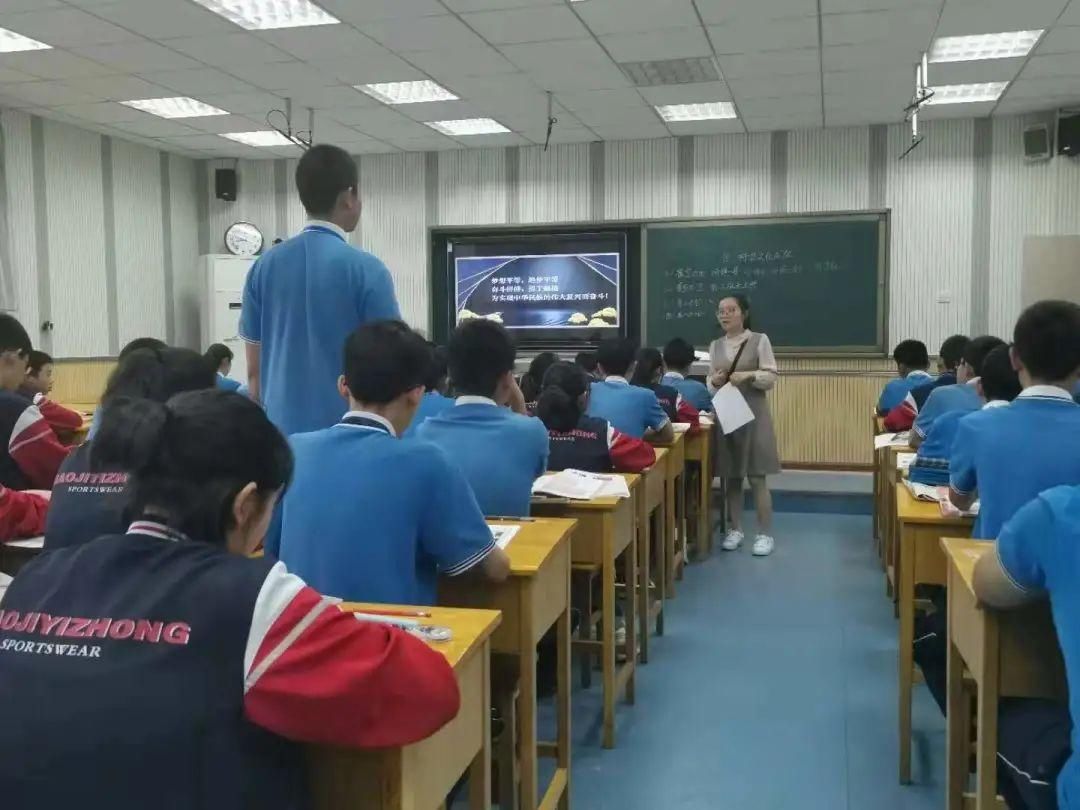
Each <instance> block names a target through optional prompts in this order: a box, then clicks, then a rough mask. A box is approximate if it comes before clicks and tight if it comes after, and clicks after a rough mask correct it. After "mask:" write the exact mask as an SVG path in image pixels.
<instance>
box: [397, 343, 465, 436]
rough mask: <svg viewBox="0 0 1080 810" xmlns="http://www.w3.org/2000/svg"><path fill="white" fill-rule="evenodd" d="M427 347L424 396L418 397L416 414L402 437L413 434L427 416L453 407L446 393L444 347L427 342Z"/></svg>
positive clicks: (446, 374) (447, 381) (447, 386)
mask: <svg viewBox="0 0 1080 810" xmlns="http://www.w3.org/2000/svg"><path fill="white" fill-rule="evenodd" d="M428 348H429V349H430V350H431V360H430V363H429V365H428V370H427V374H425V375H424V396H423V397H422V398H421V399H420V407H419V408H417V409H416V415H415V416H414V417H413V418H412V421H411V422H410V423H409V427H408V428H406V430H405V432H404V433H402V434H401V438H403V439H409V438H412V437H413V436H415V435H416V431H417V429H418V428H419V427H420V425H422V424H424V422H426V421H427V420H428V418H429V417H431V416H435V415H437V414H440V413H442V412H443V411H445V410H447V409H449V408H453V407H454V400H453V399H452V398H451V397H448V396H447V395H446V392H447V390H448V389H449V387H450V386H449V379H448V377H449V372H448V371H447V367H446V347H445V346H436V345H435V344H434V343H431V342H429V343H428Z"/></svg>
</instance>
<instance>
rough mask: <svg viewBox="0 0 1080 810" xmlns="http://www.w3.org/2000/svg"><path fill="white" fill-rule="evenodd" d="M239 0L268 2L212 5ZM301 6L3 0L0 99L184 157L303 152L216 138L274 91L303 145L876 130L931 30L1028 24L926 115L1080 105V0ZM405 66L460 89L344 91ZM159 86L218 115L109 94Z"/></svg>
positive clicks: (259, 115)
mask: <svg viewBox="0 0 1080 810" xmlns="http://www.w3.org/2000/svg"><path fill="white" fill-rule="evenodd" d="M241 1H243V2H251V3H255V4H256V5H258V4H259V3H262V4H263V5H264V6H270V5H273V4H274V3H275V2H284V0H225V4H226V5H229V4H230V3H236V2H241ZM204 2H213V0H204ZM219 2H220V0H219ZM315 2H316V3H317V4H318V5H319V6H320V7H321V8H322V9H323V10H325V11H326V12H328V13H329V14H331V15H333V17H335V18H337V19H338V20H340V23H339V24H329V25H318V26H311V27H294V28H278V29H272V30H255V31H249V30H246V29H245V28H242V27H241V26H239V25H237V24H234V23H232V22H230V21H228V20H226V19H225V18H223V17H221V16H218V15H217V14H215V13H213V12H211V11H210V10H208V9H207V8H205V7H204V6H203V5H200V4H198V3H196V2H195V0H0V28H5V29H8V30H10V31H13V32H15V33H17V34H21V35H23V36H26V37H30V38H32V39H34V40H38V41H39V42H41V43H45V44H46V45H49V46H51V48H49V49H39V50H27V51H19V52H12V53H0V105H6V106H8V107H16V108H22V109H26V110H28V111H30V112H32V113H35V114H38V115H42V116H45V117H48V118H55V119H59V120H61V121H65V122H69V123H72V124H75V125H78V126H82V127H86V128H90V129H95V130H99V131H102V132H106V133H108V134H112V135H117V136H119V137H123V138H128V139H131V140H135V141H138V142H140V143H147V144H150V145H153V146H156V147H158V148H163V149H166V150H168V151H173V152H181V153H184V154H188V155H191V156H194V157H278V156H288V155H295V154H297V153H298V150H297V149H296V148H295V147H291V146H279V147H262V148H256V147H251V146H245V145H243V144H239V143H236V142H233V141H231V140H228V139H226V138H223V137H221V134H222V133H230V132H247V131H253V130H266V129H268V128H269V127H267V124H266V120H265V116H266V113H267V112H268V111H269V110H272V109H283V108H284V105H285V100H286V99H291V100H292V105H293V127H294V129H299V130H306V129H307V128H308V127H307V122H308V113H307V108H309V107H310V108H314V110H315V137H316V140H319V141H329V142H334V143H338V144H340V145H342V146H344V147H346V148H348V149H349V150H350V151H352V152H354V153H365V152H391V151H397V150H408V151H412V150H432V149H453V148H460V147H462V146H493V145H514V144H520V145H527V144H536V143H543V141H544V137H545V130H546V122H547V98H546V96H545V91H548V90H550V91H552V93H553V94H554V103H555V109H554V114H555V116H556V117H557V118H558V123H557V124H556V125H555V126H554V130H553V133H552V138H551V140H552V142H573V141H594V140H623V139H637V138H654V137H662V136H667V135H685V134H702V133H713V132H747V131H751V132H753V131H768V130H786V129H805V128H814V127H821V126H845V125H854V124H870V123H889V122H897V121H902V120H903V116H904V113H903V108H904V106H905V105H906V104H907V103H908V102H909V101H910V99H911V97H912V92H913V88H914V65H915V63H916V61H917V60H918V59H919V58H920V55H921V53H922V52H923V51H925V50H927V49H928V48H929V47H930V45H931V43H932V42H933V40H934V39H935V38H936V37H943V36H954V35H966V34H985V33H997V32H1005V31H1030V30H1037V29H1045V33H1044V34H1043V35H1042V36H1041V38H1040V39H1039V40H1038V43H1037V45H1036V46H1035V48H1034V49H1033V50H1031V52H1030V53H1029V54H1028V55H1026V56H1021V57H1014V58H1004V59H993V60H981V61H961V62H950V63H944V64H931V65H930V84H931V85H932V86H940V85H952V84H966V83H983V82H1008V86H1007V88H1006V90H1005V92H1004V93H1003V94H1002V95H1001V96H1000V97H999V98H998V100H997V101H991V102H982V103H963V104H948V105H935V106H931V107H927V108H925V110H924V116H925V117H926V118H941V117H972V116H985V115H991V114H993V115H1005V114H1015V113H1024V112H1034V111H1044V110H1052V109H1054V108H1057V107H1060V106H1064V105H1068V104H1071V103H1080V0H315ZM672 59H679V60H690V61H689V62H688V63H687V64H685V65H682V66H674V67H681V69H683V70H696V71H704V72H705V73H704V74H702V75H706V74H708V73H709V72H712V70H713V69H715V70H716V72H717V78H715V79H714V80H711V81H703V82H695V83H688V84H665V85H653V86H636V85H635V83H634V82H632V81H631V79H630V78H629V75H628V73H627V71H626V70H624V69H623V68H621V67H620V65H624V64H625V63H636V62H649V61H660V60H672ZM629 70H630V72H631V74H630V75H639V74H640V73H641V72H642V68H641V66H638V67H637V73H634V72H633V71H634V70H635V68H634V67H630V68H629ZM669 78H670V77H669ZM419 79H431V80H434V81H436V82H438V83H439V84H440V85H442V86H443V87H445V88H447V89H448V90H450V91H451V92H452V93H453V94H455V95H456V96H458V99H459V100H456V101H436V102H429V103H419V104H403V105H396V106H388V105H386V104H383V103H381V102H380V101H378V100H376V99H375V98H372V97H371V96H369V95H366V94H365V93H362V92H360V91H359V90H357V89H355V87H354V86H355V85H360V84H369V83H378V82H402V81H410V80H419ZM175 96H190V97H193V98H195V99H198V100H199V101H202V102H205V103H207V104H210V105H213V106H214V107H217V108H220V109H221V110H225V111H228V113H229V114H228V115H213V116H208V117H199V118H171V119H167V118H160V117H157V116H154V115H151V114H149V113H146V112H142V111H140V110H137V109H132V108H130V107H127V106H124V105H122V104H120V103H118V102H120V101H126V100H132V99H147V98H158V97H175ZM717 101H726V102H730V103H732V104H733V107H734V112H735V113H736V114H737V117H736V118H733V119H720V120H707V121H684V122H665V121H664V120H663V119H662V118H661V116H660V115H659V114H658V113H657V111H656V109H655V106H656V105H667V104H683V103H692V102H693V103H697V102H717ZM474 117H486V118H493V119H495V120H496V121H498V122H499V123H501V124H502V125H503V126H505V127H506V128H507V129H508V130H510V132H508V133H503V134H499V135H481V136H460V137H457V138H451V137H449V136H447V135H444V134H442V133H440V132H437V131H435V130H433V129H432V128H431V127H429V126H427V125H425V123H424V122H425V121H434V120H446V119H465V118H474Z"/></svg>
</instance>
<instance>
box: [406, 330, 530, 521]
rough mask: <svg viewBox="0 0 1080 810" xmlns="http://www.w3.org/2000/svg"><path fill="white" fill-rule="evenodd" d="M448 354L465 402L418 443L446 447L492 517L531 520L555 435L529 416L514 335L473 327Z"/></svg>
mask: <svg viewBox="0 0 1080 810" xmlns="http://www.w3.org/2000/svg"><path fill="white" fill-rule="evenodd" d="M447 351H448V352H449V356H450V377H451V379H452V380H453V381H454V388H455V389H456V391H457V393H458V398H457V401H456V403H455V404H454V407H453V408H450V409H449V410H446V411H443V412H442V413H441V414H439V415H438V416H433V417H431V418H430V419H428V420H427V421H426V422H424V424H423V425H421V426H420V429H419V430H417V432H416V437H417V438H418V439H423V440H424V441H429V442H432V443H433V444H437V445H439V447H441V448H442V449H443V450H445V451H446V454H447V455H448V456H449V457H450V460H451V461H453V462H454V464H456V465H457V466H459V467H460V468H461V469H462V470H464V471H465V477H466V478H467V479H468V481H469V484H470V485H471V486H472V490H473V492H474V493H475V494H476V500H477V502H478V503H479V504H480V508H481V509H482V510H483V512H484V514H485V515H491V516H498V515H504V516H515V517H522V516H525V515H528V514H529V505H530V501H531V499H532V485H533V481H535V480H536V479H537V478H538V477H539V476H541V475H543V473H544V471H545V470H546V469H547V458H548V435H547V429H546V428H545V427H544V423H543V422H541V421H540V420H539V419H533V418H531V417H529V416H527V415H526V413H525V400H524V398H523V397H522V395H521V389H520V388H518V384H517V381H516V380H515V379H514V353H515V352H514V344H513V342H512V341H511V340H510V334H509V333H508V332H507V331H506V329H505V328H504V327H503V326H502V324H498V323H495V322H494V321H488V320H481V319H477V320H471V321H466V322H465V323H463V324H461V325H460V326H458V327H457V329H455V330H454V332H453V334H452V335H451V336H450V342H449V344H448V345H447Z"/></svg>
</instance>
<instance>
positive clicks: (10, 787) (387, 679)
mask: <svg viewBox="0 0 1080 810" xmlns="http://www.w3.org/2000/svg"><path fill="white" fill-rule="evenodd" d="M96 441H97V442H99V443H100V451H101V453H102V458H103V459H106V458H107V459H108V460H109V462H110V463H116V464H119V465H121V466H122V467H124V468H125V469H129V470H131V472H132V498H131V503H130V515H131V518H132V522H131V524H130V526H129V527H128V529H127V533H126V534H113V535H106V536H104V537H99V538H97V539H96V540H94V541H92V542H91V543H89V544H87V545H85V546H82V547H80V548H72V549H61V550H58V551H54V552H51V553H48V554H42V555H40V556H38V557H37V558H36V559H34V560H32V561H31V562H29V563H28V564H27V565H26V566H25V567H24V568H23V569H22V570H21V571H20V572H19V576H18V577H16V578H15V580H14V581H13V582H12V584H11V586H10V587H9V588H8V590H7V593H6V594H5V595H4V600H3V606H2V609H0V649H3V650H4V652H3V653H2V654H0V694H4V695H8V696H16V695H17V696H18V699H16V700H11V699H9V700H7V701H5V706H4V722H3V723H0V784H2V785H3V786H4V803H5V806H10V807H33V808H36V810H66V809H67V808H71V807H75V806H78V805H80V804H85V803H86V800H87V797H97V798H100V799H103V798H105V797H107V799H108V801H107V804H108V806H109V807H110V808H115V809H116V810H143V808H147V807H154V806H162V807H176V808H180V807H184V808H194V807H201V808H239V807H258V808H262V810H287V809H291V808H297V807H306V806H308V805H309V803H310V797H309V796H307V795H305V794H306V789H305V776H306V774H305V759H304V752H303V750H302V748H301V747H300V745H299V744H300V743H318V744H324V745H334V746H354V747H380V748H381V747H391V746H400V745H405V744H408V743H412V742H415V741H417V740H420V739H422V738H424V737H426V736H428V735H430V734H432V733H433V732H435V731H436V730H438V729H439V728H440V727H442V726H443V725H444V724H446V723H447V722H448V721H449V720H450V719H452V718H453V717H454V715H455V714H456V713H457V710H458V704H459V696H458V694H457V688H456V685H455V680H454V675H453V672H452V670H451V669H450V667H449V666H448V665H447V662H446V659H445V658H444V657H443V656H442V655H441V654H440V653H438V652H436V651H435V650H432V649H430V648H429V647H428V646H427V645H426V644H424V643H423V642H422V641H420V640H418V639H415V638H412V637H410V636H409V635H407V634H406V633H403V632H401V631H399V630H395V629H391V628H389V627H387V626H386V625H383V624H371V623H367V622H361V621H357V620H356V619H355V618H354V617H353V616H351V615H349V614H347V613H343V612H341V611H339V610H338V609H337V607H336V606H335V605H334V603H333V600H331V599H328V598H326V597H324V596H322V595H320V594H319V593H317V592H316V591H314V590H313V589H312V588H310V587H308V586H307V585H306V584H305V583H304V582H303V580H301V579H299V578H298V577H296V576H295V575H293V574H290V573H289V572H288V571H287V570H286V568H285V566H284V565H283V564H282V563H280V562H276V561H274V560H271V559H251V558H249V557H248V556H247V555H248V554H249V553H250V552H251V551H252V550H254V549H255V548H256V547H257V546H258V544H259V543H261V542H262V538H263V534H264V533H265V532H266V527H267V524H268V523H269V521H270V516H271V513H272V510H273V508H274V501H275V500H276V498H277V496H278V493H279V492H280V491H281V490H282V488H283V487H284V486H285V485H286V484H287V483H288V481H289V476H290V473H291V471H292V457H291V455H290V453H289V448H288V445H287V444H286V442H285V439H284V437H282V436H281V434H280V433H279V432H278V431H277V430H276V429H275V428H274V426H273V425H272V424H271V423H270V421H269V420H268V419H267V418H266V416H265V414H264V413H263V412H262V410H261V409H260V408H259V407H258V406H257V405H256V404H255V403H253V402H251V401H250V400H248V399H246V398H244V397H240V396H237V395H235V394H229V393H226V392H224V391H215V390H207V391H198V392H191V393H186V394H180V395H179V396H177V397H175V398H174V399H172V400H171V401H170V402H169V403H168V404H167V405H162V404H161V403H157V402H150V401H147V400H129V401H125V402H114V403H113V405H112V407H110V408H109V410H108V412H107V413H106V414H105V417H104V419H103V422H102V426H101V430H100V431H99V435H98V438H97V439H96ZM358 531H360V532H362V531H363V529H362V528H360V529H358ZM89 684H92V685H93V686H92V695H90V696H88V688H89V687H88V685H89Z"/></svg>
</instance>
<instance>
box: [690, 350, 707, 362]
mask: <svg viewBox="0 0 1080 810" xmlns="http://www.w3.org/2000/svg"><path fill="white" fill-rule="evenodd" d="M694 359H695V360H697V361H698V362H699V363H708V362H709V360H710V357H709V353H708V352H703V351H701V349H694Z"/></svg>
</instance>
